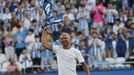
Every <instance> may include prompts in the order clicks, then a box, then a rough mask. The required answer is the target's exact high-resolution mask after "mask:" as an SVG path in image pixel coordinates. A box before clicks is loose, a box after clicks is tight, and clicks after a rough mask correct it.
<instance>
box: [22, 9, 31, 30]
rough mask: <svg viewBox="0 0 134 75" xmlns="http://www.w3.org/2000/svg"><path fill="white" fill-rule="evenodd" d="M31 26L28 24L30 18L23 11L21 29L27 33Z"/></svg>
mask: <svg viewBox="0 0 134 75" xmlns="http://www.w3.org/2000/svg"><path fill="white" fill-rule="evenodd" d="M30 26H31V22H30V16H29V13H28V11H24V17H23V27H24V29H25V30H26V31H27V30H28V29H29V28H30Z"/></svg>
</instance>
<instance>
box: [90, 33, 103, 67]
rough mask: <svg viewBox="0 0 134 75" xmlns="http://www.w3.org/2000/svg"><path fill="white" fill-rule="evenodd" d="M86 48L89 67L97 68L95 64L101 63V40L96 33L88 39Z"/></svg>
mask: <svg viewBox="0 0 134 75" xmlns="http://www.w3.org/2000/svg"><path fill="white" fill-rule="evenodd" d="M88 46H89V48H90V61H91V62H90V63H91V66H92V67H93V66H94V67H97V62H98V61H101V59H102V58H101V55H102V50H101V48H102V47H101V40H100V39H99V38H98V33H97V32H93V33H92V38H91V39H89V41H88Z"/></svg>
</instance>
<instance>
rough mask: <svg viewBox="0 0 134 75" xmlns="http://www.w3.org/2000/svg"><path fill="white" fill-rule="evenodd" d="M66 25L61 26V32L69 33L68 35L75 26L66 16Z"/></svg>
mask: <svg viewBox="0 0 134 75" xmlns="http://www.w3.org/2000/svg"><path fill="white" fill-rule="evenodd" d="M63 23H64V24H63V25H62V26H61V32H67V33H69V34H70V33H71V31H72V30H74V29H72V28H73V26H72V23H71V21H70V20H69V18H68V17H67V16H66V17H64V22H63Z"/></svg>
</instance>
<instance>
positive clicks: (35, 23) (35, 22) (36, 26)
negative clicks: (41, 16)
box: [30, 19, 39, 36]
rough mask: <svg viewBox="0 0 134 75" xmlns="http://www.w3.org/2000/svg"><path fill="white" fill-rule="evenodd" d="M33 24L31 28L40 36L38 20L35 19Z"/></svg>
mask: <svg viewBox="0 0 134 75" xmlns="http://www.w3.org/2000/svg"><path fill="white" fill-rule="evenodd" d="M31 23H32V26H31V27H30V28H31V29H33V30H34V34H35V35H38V36H39V27H38V24H37V20H36V19H34V20H32V22H31Z"/></svg>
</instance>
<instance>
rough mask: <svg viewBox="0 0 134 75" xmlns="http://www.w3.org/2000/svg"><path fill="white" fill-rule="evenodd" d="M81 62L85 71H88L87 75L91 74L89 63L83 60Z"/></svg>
mask: <svg viewBox="0 0 134 75" xmlns="http://www.w3.org/2000/svg"><path fill="white" fill-rule="evenodd" d="M81 64H82V67H83V69H84V71H85V72H86V75H90V72H89V68H88V65H87V64H86V63H85V62H82V63H81Z"/></svg>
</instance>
